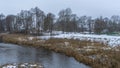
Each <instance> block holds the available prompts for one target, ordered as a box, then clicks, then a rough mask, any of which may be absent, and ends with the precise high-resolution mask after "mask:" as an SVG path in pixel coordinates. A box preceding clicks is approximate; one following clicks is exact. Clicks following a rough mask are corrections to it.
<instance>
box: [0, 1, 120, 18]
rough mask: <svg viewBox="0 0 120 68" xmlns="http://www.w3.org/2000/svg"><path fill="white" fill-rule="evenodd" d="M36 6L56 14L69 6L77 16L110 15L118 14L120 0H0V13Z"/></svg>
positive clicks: (15, 12) (14, 12)
mask: <svg viewBox="0 0 120 68" xmlns="http://www.w3.org/2000/svg"><path fill="white" fill-rule="evenodd" d="M36 6H38V7H39V8H40V9H41V10H43V11H44V12H45V13H48V12H52V13H54V14H56V15H57V14H58V12H59V11H60V10H61V9H65V8H71V9H72V11H73V13H75V14H77V15H78V16H82V15H87V16H92V17H99V16H104V17H110V16H111V15H120V0H0V13H3V14H5V15H8V14H17V13H19V12H20V10H29V9H30V8H34V7H36Z"/></svg>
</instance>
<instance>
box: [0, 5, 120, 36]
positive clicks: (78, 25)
mask: <svg viewBox="0 0 120 68" xmlns="http://www.w3.org/2000/svg"><path fill="white" fill-rule="evenodd" d="M52 31H63V32H89V33H98V34H100V33H112V32H119V31H120V16H117V15H114V16H112V17H111V18H107V17H106V18H103V17H102V16H101V17H99V18H96V19H93V18H92V17H91V16H81V17H78V16H77V15H76V14H73V13H72V10H71V9H70V8H67V9H63V10H61V11H60V12H59V13H58V18H56V17H55V15H54V14H53V13H47V14H45V13H44V11H42V10H40V9H39V8H38V7H35V8H31V9H30V10H22V11H21V12H20V13H18V14H17V15H8V16H5V15H4V14H0V33H2V32H9V33H24V34H37V35H40V34H42V33H44V32H50V33H51V34H52Z"/></svg>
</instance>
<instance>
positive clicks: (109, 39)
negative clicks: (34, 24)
mask: <svg viewBox="0 0 120 68" xmlns="http://www.w3.org/2000/svg"><path fill="white" fill-rule="evenodd" d="M38 38H42V39H49V38H67V39H79V40H86V41H91V42H93V41H95V42H100V43H104V44H106V45H109V46H111V47H115V46H120V36H109V35H94V34H92V35H91V34H80V33H66V34H58V35H54V36H38Z"/></svg>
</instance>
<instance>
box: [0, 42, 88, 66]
mask: <svg viewBox="0 0 120 68" xmlns="http://www.w3.org/2000/svg"><path fill="white" fill-rule="evenodd" d="M9 63H42V64H43V65H44V67H45V68H89V67H87V66H86V65H84V64H80V63H78V62H77V61H76V60H74V59H73V58H71V57H67V56H65V55H62V54H58V53H54V52H52V51H49V50H45V49H42V48H41V49H37V48H33V47H22V46H17V45H13V44H4V43H0V65H3V64H9Z"/></svg>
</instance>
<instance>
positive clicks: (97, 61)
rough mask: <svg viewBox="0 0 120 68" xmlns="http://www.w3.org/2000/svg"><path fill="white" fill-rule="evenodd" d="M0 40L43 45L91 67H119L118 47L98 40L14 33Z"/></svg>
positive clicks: (119, 51) (36, 45) (37, 45)
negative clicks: (39, 37)
mask: <svg viewBox="0 0 120 68" xmlns="http://www.w3.org/2000/svg"><path fill="white" fill-rule="evenodd" d="M2 40H3V41H4V42H6V43H14V44H19V45H28V46H34V47H38V48H39V47H43V48H46V49H49V50H52V51H55V52H59V53H64V54H66V55H67V56H71V57H74V58H75V59H76V60H78V61H79V62H82V63H84V64H86V65H89V66H91V67H92V68H119V67H120V57H119V56H120V55H119V53H120V50H119V48H118V47H117V48H111V47H109V46H106V45H103V44H101V43H98V42H90V41H80V40H74V39H57V38H51V39H47V40H43V39H38V38H37V37H35V36H28V35H16V34H7V35H4V36H3V38H2Z"/></svg>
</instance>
